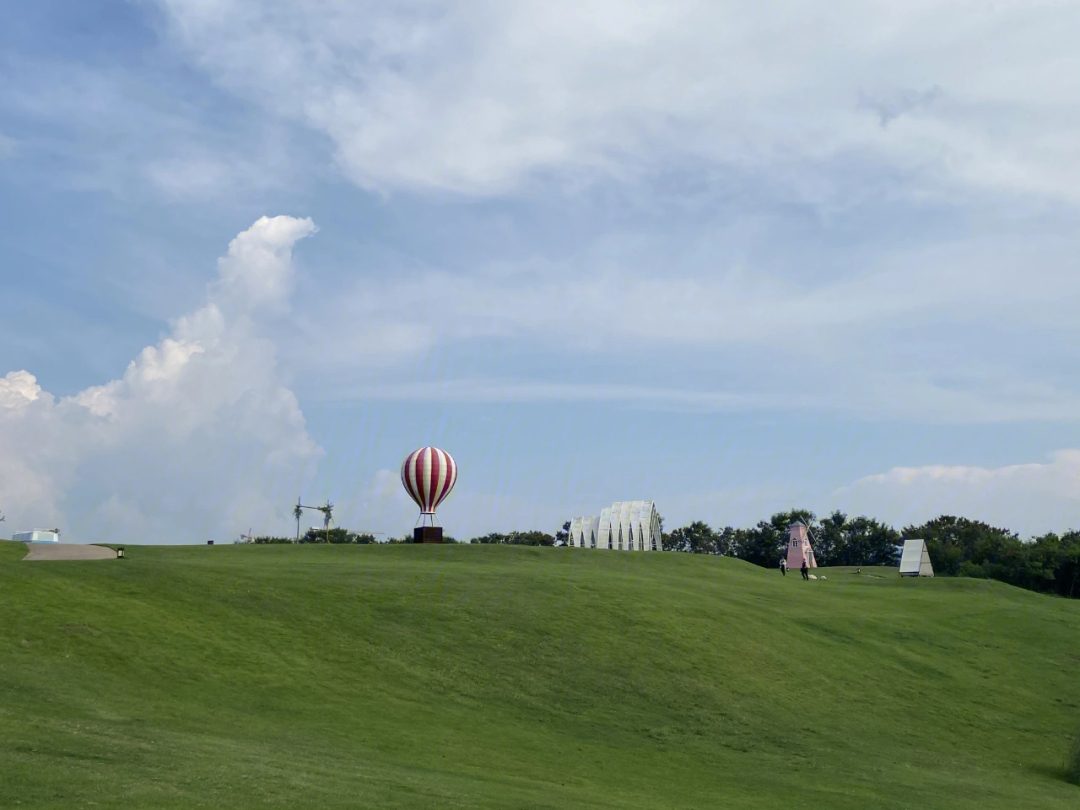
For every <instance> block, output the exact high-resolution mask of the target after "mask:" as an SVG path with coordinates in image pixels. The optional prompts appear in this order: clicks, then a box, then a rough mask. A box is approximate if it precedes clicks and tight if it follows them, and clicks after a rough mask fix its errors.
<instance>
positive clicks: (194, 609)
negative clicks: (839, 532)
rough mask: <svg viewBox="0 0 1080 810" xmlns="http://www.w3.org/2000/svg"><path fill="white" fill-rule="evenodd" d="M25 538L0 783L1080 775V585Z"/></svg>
mask: <svg viewBox="0 0 1080 810" xmlns="http://www.w3.org/2000/svg"><path fill="white" fill-rule="evenodd" d="M21 554H22V549H21V548H17V547H16V546H15V544H10V543H0V650H2V651H3V652H2V656H0V694H2V695H3V700H2V701H0V761H2V762H3V767H2V768H0V805H2V806H5V807H10V806H21V807H74V806H80V807H81V806H89V805H91V804H92V803H97V805H98V806H101V807H111V808H127V807H130V808H180V807H214V808H241V807H320V808H337V807H373V808H374V807H377V808H460V807H468V808H499V809H500V810H504V809H505V808H534V809H537V808H649V809H650V810H656V809H657V808H705V807H732V808H790V807H796V808H859V810H863V808H868V807H874V808H910V807H920V808H979V809H980V810H985V809H986V808H1010V809H1011V808H1017V807H1040V808H1070V809H1074V808H1076V807H1077V806H1078V803H1080V789H1078V788H1077V787H1075V786H1073V785H1069V784H1067V783H1066V782H1065V780H1064V776H1063V768H1062V760H1063V756H1064V753H1065V750H1066V749H1067V746H1068V737H1069V733H1070V732H1073V731H1075V729H1076V727H1077V726H1078V725H1080V602H1072V601H1066V600H1062V599H1056V598H1051V597H1046V596H1040V595H1037V594H1033V593H1029V592H1025V591H1021V590H1018V589H1014V588H1010V587H1008V586H1004V585H1001V584H998V583H993V582H986V581H975V580H967V579H953V580H950V579H936V580H930V581H926V580H923V581H912V580H900V579H899V578H897V577H895V576H894V575H889V576H882V577H870V576H866V575H865V574H866V573H867V572H866V571H864V575H863V576H857V575H855V574H853V573H847V572H842V571H832V572H828V571H827V572H825V573H826V574H827V575H828V577H829V578H828V580H826V581H818V582H811V583H804V582H802V581H801V580H800V578H799V577H798V576H788V577H787V578H786V579H784V578H781V577H780V574H779V573H778V572H775V571H765V570H762V569H759V568H755V567H753V566H750V565H748V564H745V563H742V562H739V561H737V560H731V559H717V558H704V557H692V556H689V555H681V554H617V553H615V554H613V553H604V552H589V551H579V550H568V549H550V548H508V547H479V546H445V547H436V546H390V547H387V546H360V547H357V546H321V547H320V546H301V547H292V546H261V547H251V546H235V547H220V546H219V547H183V548H176V547H171V548H170V547H139V548H136V547H131V546H129V547H128V548H127V555H128V559H126V560H115V561H113V560H109V561H100V562H26V561H19V557H20V556H21ZM879 573H882V572H879ZM886 573H887V572H886Z"/></svg>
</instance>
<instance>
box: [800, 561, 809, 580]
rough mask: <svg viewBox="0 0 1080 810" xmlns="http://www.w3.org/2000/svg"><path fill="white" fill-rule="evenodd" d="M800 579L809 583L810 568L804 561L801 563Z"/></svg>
mask: <svg viewBox="0 0 1080 810" xmlns="http://www.w3.org/2000/svg"><path fill="white" fill-rule="evenodd" d="M802 578H803V579H805V580H806V581H807V582H809V581H810V566H809V565H807V564H806V560H805V559H804V560H803V561H802Z"/></svg>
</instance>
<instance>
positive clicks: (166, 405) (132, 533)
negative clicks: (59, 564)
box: [0, 216, 322, 542]
mask: <svg viewBox="0 0 1080 810" xmlns="http://www.w3.org/2000/svg"><path fill="white" fill-rule="evenodd" d="M314 230H315V226H314V225H313V224H312V222H311V220H309V219H296V218H293V217H286V216H281V217H273V218H269V217H263V218H261V219H259V220H258V221H257V222H256V223H254V224H253V225H252V226H251V227H250V228H249V229H247V230H246V231H244V232H243V233H241V234H239V235H238V236H237V237H236V239H234V240H233V242H232V243H231V244H230V246H229V252H228V253H227V255H226V256H224V257H223V258H222V259H221V262H220V264H219V278H218V280H217V281H216V282H215V283H213V284H212V285H211V286H210V289H209V294H208V300H207V302H206V304H205V305H204V306H202V307H201V308H199V309H198V310H196V311H194V312H191V313H189V314H187V315H184V316H183V317H180V318H178V319H177V320H176V321H175V322H174V324H173V326H172V329H171V332H170V334H169V335H168V336H167V337H164V338H162V340H161V341H160V342H159V343H157V344H156V345H154V346H147V347H146V348H145V349H143V350H142V351H141V352H140V353H139V355H138V357H136V358H135V359H134V360H132V361H131V363H130V364H129V365H128V367H127V370H126V371H125V372H124V375H123V376H122V377H120V378H119V379H115V380H112V381H110V382H107V383H105V384H103V385H98V386H93V387H90V388H87V389H85V390H83V391H80V392H78V393H77V394H75V395H73V396H69V397H62V398H59V399H57V398H56V397H54V396H53V395H51V394H49V393H48V392H46V391H44V390H42V388H41V386H40V385H39V384H38V381H37V380H36V379H35V377H34V376H33V375H32V374H31V373H29V372H28V371H15V372H11V373H9V374H7V376H6V377H4V378H2V379H0V426H2V427H0V505H2V507H3V509H4V511H5V513H6V514H7V515H8V521H9V525H11V526H12V527H16V528H17V527H22V526H30V525H34V526H53V525H56V526H59V527H61V528H62V529H64V530H65V536H67V537H69V538H70V539H72V540H81V541H86V542H90V541H105V540H119V541H121V542H136V541H139V540H142V541H150V542H193V541H194V542H200V541H202V540H205V539H215V538H217V539H219V540H221V539H227V538H228V537H230V536H231V535H233V534H234V533H236V532H239V531H241V530H246V529H248V528H249V526H261V525H265V523H266V522H267V521H270V522H273V521H274V519H275V518H276V519H277V520H279V521H281V522H284V521H286V520H287V513H288V503H289V499H290V497H291V496H292V494H293V493H295V492H296V491H297V487H298V486H299V485H300V484H301V483H302V482H303V481H304V480H305V479H306V478H308V477H309V476H310V475H311V474H312V472H313V467H314V465H315V463H316V462H317V460H318V458H319V457H320V455H321V453H322V451H321V449H320V448H319V447H318V446H317V445H316V444H315V442H314V441H313V440H312V439H311V437H310V436H309V435H308V433H307V430H306V427H305V422H304V416H303V414H302V413H301V411H300V407H299V404H298V402H297V399H296V396H295V395H294V394H293V392H292V391H291V390H290V389H289V388H288V386H287V385H286V384H285V381H284V379H283V375H282V373H281V372H280V370H279V368H278V361H277V350H276V347H275V345H274V344H273V342H271V341H270V340H268V339H266V338H265V337H263V336H261V334H260V332H259V329H258V325H257V324H258V321H257V318H256V317H255V316H256V315H257V314H258V312H259V311H260V310H261V309H262V308H264V307H267V306H271V307H281V306H284V304H285V302H286V301H287V296H288V292H289V290H290V288H291V283H292V272H293V271H292V247H293V245H294V244H295V243H296V242H297V241H298V240H299V239H302V238H304V237H305V236H308V235H310V234H311V233H313V232H314ZM13 530H14V529H13Z"/></svg>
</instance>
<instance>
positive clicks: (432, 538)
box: [412, 526, 442, 543]
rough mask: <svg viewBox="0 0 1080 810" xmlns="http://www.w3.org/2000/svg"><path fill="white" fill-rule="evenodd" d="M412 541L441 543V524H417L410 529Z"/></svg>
mask: <svg viewBox="0 0 1080 810" xmlns="http://www.w3.org/2000/svg"><path fill="white" fill-rule="evenodd" d="M412 541H413V542H414V543H441V542H442V526H417V527H416V528H415V529H413V530H412Z"/></svg>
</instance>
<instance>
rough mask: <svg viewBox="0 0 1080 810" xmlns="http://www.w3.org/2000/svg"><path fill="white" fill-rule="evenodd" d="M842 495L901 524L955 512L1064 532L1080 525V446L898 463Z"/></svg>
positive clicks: (1026, 528)
mask: <svg viewBox="0 0 1080 810" xmlns="http://www.w3.org/2000/svg"><path fill="white" fill-rule="evenodd" d="M836 497H837V498H838V499H839V500H840V501H841V502H843V503H846V504H849V505H852V506H854V505H857V506H858V508H859V509H861V510H864V511H867V512H869V513H870V514H875V515H880V516H881V517H884V518H886V519H888V520H891V521H893V522H894V523H897V524H898V525H899V524H904V523H917V522H921V521H924V520H928V519H930V518H933V517H937V516H938V515H941V514H949V515H963V516H966V517H970V518H977V519H980V520H985V521H987V522H989V523H993V524H995V525H999V526H1004V527H1006V528H1011V529H1014V530H1017V531H1020V532H1023V533H1025V534H1036V533H1040V532H1047V531H1057V532H1061V531H1064V530H1066V529H1069V528H1080V519H1078V518H1077V506H1078V505H1080V450H1075V449H1070V450H1059V451H1057V452H1055V453H1053V454H1052V455H1051V456H1050V458H1049V459H1048V460H1047V461H1045V462H1032V463H1026V464H1011V465H1006V466H1002V467H979V466H963V465H946V464H935V465H927V466H922V467H894V468H893V469H891V470H889V471H888V472H884V473H878V474H875V475H870V476H867V477H865V478H861V479H859V480H858V481H856V482H855V483H854V484H851V485H850V486H848V487H844V488H842V489H840V490H839V491H838V492H837V493H836ZM849 508H851V506H849Z"/></svg>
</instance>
